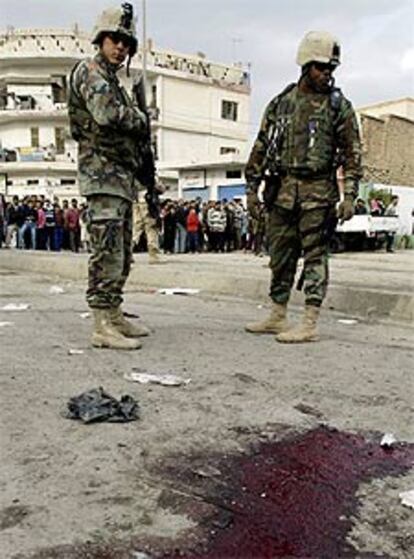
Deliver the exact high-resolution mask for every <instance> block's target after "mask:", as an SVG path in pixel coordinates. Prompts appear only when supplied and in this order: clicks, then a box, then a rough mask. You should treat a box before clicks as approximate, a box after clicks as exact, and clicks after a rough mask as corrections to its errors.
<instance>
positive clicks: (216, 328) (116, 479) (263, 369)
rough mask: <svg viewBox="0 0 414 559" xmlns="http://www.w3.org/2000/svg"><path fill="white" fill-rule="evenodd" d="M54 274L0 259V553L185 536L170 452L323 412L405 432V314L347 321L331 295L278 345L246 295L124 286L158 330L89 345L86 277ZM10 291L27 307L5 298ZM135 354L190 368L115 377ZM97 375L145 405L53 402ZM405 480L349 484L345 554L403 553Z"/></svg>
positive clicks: (188, 456) (161, 367)
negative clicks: (262, 332)
mask: <svg viewBox="0 0 414 559" xmlns="http://www.w3.org/2000/svg"><path fill="white" fill-rule="evenodd" d="M45 272H47V270H46V271H45ZM56 283H57V281H56V279H50V278H48V277H47V276H41V275H32V274H29V273H23V272H14V273H13V272H8V271H6V270H3V271H2V272H1V273H0V286H1V287H0V323H1V325H0V339H1V349H0V351H1V364H2V365H1V376H0V382H1V407H0V414H1V448H2V460H1V465H0V472H1V479H0V490H1V500H0V502H1V505H0V506H1V510H0V549H1V550H2V552H1V557H2V558H4V559H11V558H17V557H19V558H24V559H29V558H32V557H36V558H37V557H39V558H40V557H42V558H43V557H44V558H49V557H50V558H51V557H58V558H59V559H64V558H66V557H68V558H69V557H70V558H71V559H72V557H77V558H81V557H82V558H83V557H86V556H87V555H82V553H83V551H82V552H81V551H80V549H83V547H82V546H83V545H86V544H87V543H88V542H92V544H93V543H94V542H95V543H96V544H99V545H107V546H108V548H107V549H112V552H111V553H112V554H110V552H109V551H108V553H107V554H106V555H104V554H101V555H88V557H105V558H106V557H107V558H110V557H111V558H112V557H114V558H116V559H118V558H122V559H124V558H131V559H132V558H133V557H135V556H134V555H133V551H132V549H133V547H131V545H132V544H131V542H134V546H135V549H138V548H144V547H145V546H146V547H145V549H147V550H151V549H154V550H160V549H172V548H174V547H175V546H177V545H178V543H177V542H180V545H184V546H185V545H187V544H188V542H194V541H196V539H197V537H198V536H197V534H198V533H199V528H200V527H199V521H200V518H202V517H203V510H198V511H197V514H194V515H191V514H190V513H189V512H188V507H187V508H186V507H184V508H183V507H180V503H179V501H174V499H172V496H174V495H176V494H177V493H179V492H180V491H181V493H185V496H186V498H187V499H190V500H193V501H194V503H196V504H197V502H198V503H199V504H200V502H201V501H203V499H202V498H200V497H199V496H198V497H197V495H196V494H195V491H194V490H193V488H192V487H191V483H189V486H188V488H187V490H186V491H183V490H182V486H180V487H181V489H180V490H179V491H178V490H177V487H176V485H175V484H174V480H173V479H171V477H169V475H168V473H163V471H164V472H167V471H168V465H169V464H177V463H180V460H182V461H183V463H184V462H186V461H188V460H190V461H191V460H193V459H194V457H195V456H196V457H197V460H198V463H199V464H200V463H201V466H202V465H203V463H205V464H207V465H208V467H210V468H211V467H212V463H213V464H214V461H213V460H212V457H213V456H216V455H221V456H230V455H231V456H234V455H239V454H243V453H246V452H249V451H250V450H251V448H252V445H253V447H254V445H255V444H257V442H258V441H274V440H283V439H284V438H286V437H288V436H290V435H291V434H292V433H305V432H307V431H309V430H312V429H314V428H315V427H316V426H317V425H319V424H320V423H323V424H325V425H329V426H330V427H335V428H337V429H339V430H340V431H347V432H352V433H358V434H360V435H362V436H364V437H366V438H367V439H369V440H377V439H378V437H380V435H381V434H383V433H387V432H391V433H394V434H395V435H396V437H397V438H398V439H399V440H401V441H406V442H410V443H414V430H413V415H412V403H413V395H414V389H413V388H414V386H413V376H412V371H413V356H414V343H413V342H414V331H413V329H412V328H410V327H409V325H407V324H401V325H396V324H395V323H394V324H386V323H379V322H375V321H372V320H371V321H362V320H359V321H356V322H354V323H352V324H349V323H343V322H341V320H342V319H343V318H346V317H344V316H343V315H339V314H335V313H333V312H331V311H326V312H324V314H323V316H322V320H321V335H322V336H321V337H322V339H321V341H320V342H319V343H314V344H307V345H302V346H285V345H278V344H277V343H276V342H275V341H274V339H273V337H272V336H265V337H260V336H252V335H248V334H246V333H245V332H244V330H243V325H244V324H245V322H247V321H249V320H251V319H255V318H260V317H262V316H265V314H266V312H267V309H266V308H261V306H260V305H259V306H258V303H257V301H256V302H253V301H247V300H241V299H236V298H226V297H219V296H211V295H210V296H207V295H204V294H203V293H200V294H198V295H193V296H189V297H183V296H166V295H160V294H157V293H144V292H140V291H138V290H131V291H129V292H127V294H126V303H125V310H127V311H129V312H131V313H138V314H139V315H140V316H141V317H142V319H143V320H144V321H145V323H146V324H147V325H148V326H150V327H151V328H152V329H153V334H152V335H151V337H149V338H147V339H145V340H144V341H143V344H144V346H143V349H142V350H140V351H137V352H132V353H130V352H115V351H111V350H97V349H92V348H90V347H89V342H88V340H89V334H90V331H91V327H92V324H91V319H90V318H82V317H81V314H82V313H84V312H87V310H88V309H87V307H86V303H85V302H84V294H83V288H84V285H83V283H80V282H68V281H64V282H60V283H59V282H58V285H59V286H60V287H62V288H63V289H64V293H58V294H56V293H51V287H52V286H53V285H56ZM10 303H16V304H21V303H27V304H29V305H30V308H29V309H28V310H25V311H5V310H2V309H3V307H4V306H5V305H7V304H10ZM259 307H260V308H259ZM292 319H293V320H297V319H298V316H297V315H296V313H293V314H292ZM5 322H7V323H9V324H4V323H5ZM71 349H77V350H82V351H83V353H82V354H77V355H70V354H69V350H71ZM134 368H139V369H140V370H141V371H145V372H148V373H173V374H176V375H179V376H182V377H186V378H187V377H188V378H191V382H190V383H189V384H188V385H186V386H182V387H178V388H172V387H164V386H158V385H139V384H136V383H132V382H130V381H127V380H125V379H124V378H123V377H124V374H126V373H130V372H131V371H133V369H134ZM98 386H103V387H104V388H105V389H106V390H107V391H108V392H110V393H111V394H113V395H114V396H116V397H118V396H120V395H121V394H126V393H128V394H131V395H132V396H134V397H135V398H136V399H137V400H138V402H139V404H140V409H141V419H140V420H139V421H136V422H132V423H128V424H109V423H102V424H94V425H88V426H86V425H83V424H81V423H79V422H75V421H71V420H68V419H66V418H65V417H64V416H63V415H62V412H64V410H65V406H66V403H67V401H68V400H69V398H70V397H72V396H75V395H77V394H79V393H81V392H83V391H84V390H88V389H90V388H94V387H98ZM208 475H209V473H208V471H207V474H206V476H207V477H208ZM410 489H414V472H413V471H411V472H410V473H408V474H407V475H404V476H398V477H385V478H382V477H379V478H378V479H375V480H372V481H369V482H363V483H361V484H360V486H359V488H358V494H357V496H358V497H359V504H358V507H357V509H356V511H354V512H353V514H352V519H351V520H352V528H351V529H350V530H349V532H348V534H347V539H348V542H349V543H350V545H352V546H353V549H355V557H362V556H363V552H365V553H367V556H370V557H371V556H374V555H375V554H376V555H375V556H381V557H395V558H407V559H408V558H412V557H413V556H414V538H413V533H414V510H411V509H409V508H406V507H403V506H402V505H401V503H400V500H399V497H398V495H399V493H400V492H402V491H407V490H410ZM168 495H169V496H170V497H171V499H172V500H171V499H170V500H169V499H168ZM172 501H174V503H173V505H174V506H173V505H172ZM201 504H202V503H201ZM328 537H329V536H328ZM92 544H91V545H92ZM77 550H78V551H77ZM116 550H118V551H116ZM149 553H150V552H149ZM154 553H155V551H154ZM369 554H371V555H369ZM150 556H151V555H150ZM154 556H155V555H154ZM242 556H243V555H242V552H241V555H240V557H242Z"/></svg>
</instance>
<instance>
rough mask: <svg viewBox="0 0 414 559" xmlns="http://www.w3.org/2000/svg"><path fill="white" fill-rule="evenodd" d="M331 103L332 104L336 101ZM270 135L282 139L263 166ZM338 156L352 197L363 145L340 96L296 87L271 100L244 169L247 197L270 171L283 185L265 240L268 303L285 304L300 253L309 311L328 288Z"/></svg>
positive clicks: (350, 110)
mask: <svg viewBox="0 0 414 559" xmlns="http://www.w3.org/2000/svg"><path fill="white" fill-rule="evenodd" d="M335 97H336V98H335ZM274 130H277V131H278V133H279V134H280V138H281V140H280V142H279V145H278V152H277V154H275V157H276V158H277V161H272V162H269V161H268V160H267V153H268V146H269V142H270V138H271V135H272V133H273V131H274ZM338 151H340V152H341V153H342V154H343V159H344V161H345V163H344V171H345V196H346V195H349V196H352V197H355V196H356V195H357V189H358V180H359V179H360V177H361V144H360V138H359V131H358V125H357V121H356V116H355V113H354V110H353V108H352V105H351V103H350V102H349V101H348V100H347V99H345V97H344V96H343V95H342V94H341V92H340V91H339V90H336V89H335V90H333V91H332V92H330V93H316V92H315V93H304V92H301V91H300V90H299V88H298V86H297V85H295V86H291V87H290V88H289V91H287V92H285V93H282V94H281V95H279V96H277V97H276V98H275V99H273V100H272V101H271V103H270V104H269V106H268V107H267V109H266V112H265V115H264V118H263V121H262V124H261V128H260V131H259V134H258V137H257V139H256V142H255V144H254V146H253V149H252V152H251V154H250V158H249V161H248V164H247V167H246V171H245V174H246V180H247V187H248V190H254V191H257V189H258V187H259V185H260V183H261V181H262V179H263V177H264V174H265V172H266V170H267V169H268V168H269V165H273V166H274V167H275V168H277V171H278V173H279V175H280V177H281V186H280V189H279V191H278V193H277V197H276V200H275V203H274V207H273V208H272V209H271V210H270V214H269V224H268V225H269V226H268V239H269V250H270V257H271V261H270V267H271V270H272V281H271V289H270V296H271V298H272V300H273V301H274V302H275V303H279V304H286V303H287V301H288V299H289V296H290V291H291V288H292V285H293V282H294V277H295V272H296V267H297V261H298V259H299V257H300V256H301V254H302V252H303V256H304V286H305V301H306V304H307V305H313V306H316V307H319V306H320V305H321V304H322V301H323V299H324V298H325V295H326V290H327V286H328V239H327V235H326V224H327V223H329V219H330V218H331V217H333V216H335V211H336V210H335V205H336V203H337V202H338V200H339V193H338V188H337V185H336V181H335V176H334V174H335V158H336V155H337V152H338Z"/></svg>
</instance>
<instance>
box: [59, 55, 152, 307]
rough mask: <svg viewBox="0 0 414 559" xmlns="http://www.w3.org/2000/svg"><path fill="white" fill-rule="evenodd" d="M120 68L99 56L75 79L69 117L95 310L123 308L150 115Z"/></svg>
mask: <svg viewBox="0 0 414 559" xmlns="http://www.w3.org/2000/svg"><path fill="white" fill-rule="evenodd" d="M117 69H118V68H117V67H116V66H114V65H112V64H110V63H109V62H108V61H107V60H106V59H105V57H104V56H103V55H102V54H101V53H98V54H97V55H96V56H95V57H94V58H93V59H92V60H91V59H88V60H85V61H82V62H81V63H80V64H78V65H77V66H76V67H75V68H74V70H73V71H72V74H71V76H70V90H69V116H70V123H71V132H72V136H73V138H74V139H75V140H76V141H77V142H78V145H79V155H78V166H79V167H78V179H79V187H80V193H81V194H82V195H83V196H85V197H86V198H87V199H88V205H89V217H90V220H89V233H90V237H91V250H92V256H91V258H90V261H89V285H88V290H87V301H88V304H89V306H90V307H92V308H100V309H106V308H111V307H113V308H114V307H118V306H119V305H120V304H121V302H122V291H123V287H124V285H125V282H126V279H127V277H128V275H129V271H130V265H131V255H132V227H133V223H132V219H133V217H132V204H133V201H134V200H135V199H136V195H137V186H138V184H137V182H136V180H135V178H134V176H135V173H136V171H137V169H138V167H139V157H138V149H137V145H138V143H139V138H140V134H141V132H142V131H143V130H144V129H145V126H146V117H145V115H144V114H143V113H142V112H141V111H140V110H139V109H138V108H137V107H136V106H135V105H134V104H133V103H132V101H131V99H130V98H129V96H128V94H127V93H126V91H125V89H124V88H123V87H122V86H121V84H120V82H119V80H118V78H117V75H116V71H117Z"/></svg>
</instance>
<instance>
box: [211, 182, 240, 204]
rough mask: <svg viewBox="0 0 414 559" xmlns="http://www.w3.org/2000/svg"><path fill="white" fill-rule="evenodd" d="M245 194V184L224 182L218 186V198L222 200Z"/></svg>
mask: <svg viewBox="0 0 414 559" xmlns="http://www.w3.org/2000/svg"><path fill="white" fill-rule="evenodd" d="M244 196H246V185H245V184H244V183H243V184H226V185H223V186H219V187H218V198H219V200H220V201H222V200H233V198H243V197H244Z"/></svg>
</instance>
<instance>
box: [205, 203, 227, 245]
mask: <svg viewBox="0 0 414 559" xmlns="http://www.w3.org/2000/svg"><path fill="white" fill-rule="evenodd" d="M207 222H208V228H209V232H210V242H211V250H212V251H213V252H224V243H225V237H224V233H225V230H226V225H227V216H226V212H225V210H224V209H223V208H222V205H221V202H215V204H214V205H213V206H212V207H211V208H210V209H209V210H208V212H207Z"/></svg>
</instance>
